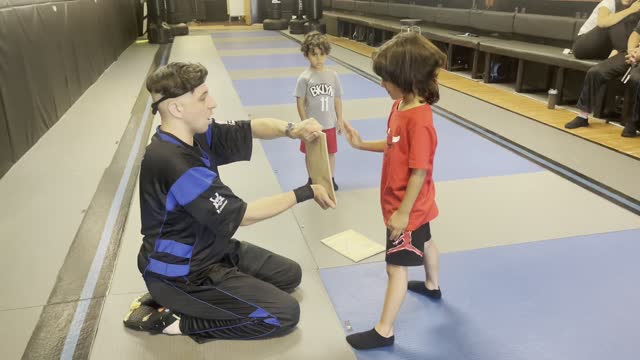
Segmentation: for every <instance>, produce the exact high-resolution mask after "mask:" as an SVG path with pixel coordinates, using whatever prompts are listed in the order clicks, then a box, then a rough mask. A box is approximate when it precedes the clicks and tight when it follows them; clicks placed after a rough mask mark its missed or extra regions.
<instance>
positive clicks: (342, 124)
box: [336, 120, 347, 135]
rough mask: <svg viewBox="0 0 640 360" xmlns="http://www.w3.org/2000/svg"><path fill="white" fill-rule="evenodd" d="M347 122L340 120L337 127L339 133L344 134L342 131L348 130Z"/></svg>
mask: <svg viewBox="0 0 640 360" xmlns="http://www.w3.org/2000/svg"><path fill="white" fill-rule="evenodd" d="M346 126H347V122H346V121H344V120H338V124H337V126H336V127H337V128H338V135H342V133H344V132H346V131H347V127H346Z"/></svg>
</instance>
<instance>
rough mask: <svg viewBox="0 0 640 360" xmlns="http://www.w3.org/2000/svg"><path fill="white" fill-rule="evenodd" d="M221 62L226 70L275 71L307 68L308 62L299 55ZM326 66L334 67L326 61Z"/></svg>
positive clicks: (230, 59)
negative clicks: (288, 68) (289, 68)
mask: <svg viewBox="0 0 640 360" xmlns="http://www.w3.org/2000/svg"><path fill="white" fill-rule="evenodd" d="M217 45H218V44H216V46H217ZM221 58H222V62H223V63H224V66H225V67H226V68H227V70H253V69H277V68H287V67H308V66H309V61H308V60H307V59H305V57H304V56H303V55H302V53H300V54H276V55H253V56H245V57H239V56H222V57H221ZM325 64H326V65H335V62H333V61H331V60H327V62H326V63H325Z"/></svg>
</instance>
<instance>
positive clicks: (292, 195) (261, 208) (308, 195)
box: [240, 184, 336, 226]
mask: <svg viewBox="0 0 640 360" xmlns="http://www.w3.org/2000/svg"><path fill="white" fill-rule="evenodd" d="M307 187H308V188H307ZM311 199H314V200H315V201H316V203H318V205H320V207H322V208H323V209H328V208H335V207H336V204H335V203H334V202H333V200H331V198H330V197H329V194H327V191H326V190H325V189H324V188H323V187H322V186H320V185H315V184H314V185H307V186H305V187H302V188H300V189H297V190H295V191H290V192H287V193H282V194H278V195H274V196H270V197H267V198H263V199H260V200H257V201H254V202H252V203H250V204H248V205H247V211H246V212H245V214H244V217H243V218H242V222H241V223H240V226H247V225H251V224H255V223H257V222H260V221H262V220H266V219H270V218H272V217H274V216H276V215H279V214H281V213H283V212H284V211H286V210H289V209H290V208H292V207H293V206H294V205H296V204H297V203H299V202H303V201H306V200H311Z"/></svg>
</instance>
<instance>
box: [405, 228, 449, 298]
mask: <svg viewBox="0 0 640 360" xmlns="http://www.w3.org/2000/svg"><path fill="white" fill-rule="evenodd" d="M418 232H420V236H421V237H423V238H424V239H426V243H425V245H424V251H425V254H424V271H425V274H426V278H425V281H409V284H408V288H409V290H410V291H413V292H416V293H419V294H422V295H425V296H427V297H430V298H432V299H440V298H441V297H442V292H441V291H440V284H439V281H438V272H439V267H440V253H439V251H438V247H437V246H436V243H435V242H434V241H433V240H431V227H430V225H429V224H425V225H423V226H422V227H421V228H420V229H418V230H416V231H415V232H414V233H415V234H417V233H418Z"/></svg>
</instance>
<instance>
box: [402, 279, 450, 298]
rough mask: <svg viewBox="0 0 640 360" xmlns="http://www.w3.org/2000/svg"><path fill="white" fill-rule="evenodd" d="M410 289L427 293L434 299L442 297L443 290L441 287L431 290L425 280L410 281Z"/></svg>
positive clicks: (426, 294)
mask: <svg viewBox="0 0 640 360" xmlns="http://www.w3.org/2000/svg"><path fill="white" fill-rule="evenodd" d="M408 287H409V290H410V291H413V292H415V293H418V294H422V295H425V296H427V297H430V298H432V299H440V298H441V297H442V292H441V291H440V289H435V290H429V289H427V287H426V286H425V285H424V281H409V286H408Z"/></svg>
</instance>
